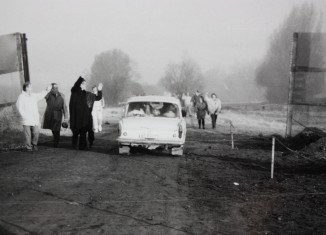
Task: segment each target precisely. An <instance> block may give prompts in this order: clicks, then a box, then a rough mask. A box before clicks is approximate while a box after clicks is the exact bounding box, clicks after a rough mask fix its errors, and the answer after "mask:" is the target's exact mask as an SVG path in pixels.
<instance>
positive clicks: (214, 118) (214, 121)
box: [211, 113, 217, 128]
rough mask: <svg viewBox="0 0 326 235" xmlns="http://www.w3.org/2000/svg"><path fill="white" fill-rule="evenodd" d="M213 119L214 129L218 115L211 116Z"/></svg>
mask: <svg viewBox="0 0 326 235" xmlns="http://www.w3.org/2000/svg"><path fill="white" fill-rule="evenodd" d="M211 118H212V128H215V127H216V121H217V114H216V113H214V114H211Z"/></svg>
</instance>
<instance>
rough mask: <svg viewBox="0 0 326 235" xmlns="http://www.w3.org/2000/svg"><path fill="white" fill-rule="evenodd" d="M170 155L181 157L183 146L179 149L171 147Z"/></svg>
mask: <svg viewBox="0 0 326 235" xmlns="http://www.w3.org/2000/svg"><path fill="white" fill-rule="evenodd" d="M171 154H172V155H173V156H182V155H183V145H181V146H180V147H173V148H172V149H171Z"/></svg>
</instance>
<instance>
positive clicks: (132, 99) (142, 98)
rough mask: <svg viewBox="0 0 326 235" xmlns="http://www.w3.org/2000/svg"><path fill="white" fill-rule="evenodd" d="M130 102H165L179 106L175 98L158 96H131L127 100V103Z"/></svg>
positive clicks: (178, 101)
mask: <svg viewBox="0 0 326 235" xmlns="http://www.w3.org/2000/svg"><path fill="white" fill-rule="evenodd" d="M130 102H167V103H174V104H180V100H179V99H177V98H175V97H172V96H159V95H146V96H133V97H130V98H129V99H128V100H127V103H130Z"/></svg>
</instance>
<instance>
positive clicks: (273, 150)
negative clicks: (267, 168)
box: [271, 137, 275, 179]
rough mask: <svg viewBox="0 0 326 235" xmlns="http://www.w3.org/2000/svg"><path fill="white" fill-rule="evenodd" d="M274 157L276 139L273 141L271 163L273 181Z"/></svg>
mask: <svg viewBox="0 0 326 235" xmlns="http://www.w3.org/2000/svg"><path fill="white" fill-rule="evenodd" d="M274 155H275V137H273V140H272V163H271V179H273V177H274Z"/></svg>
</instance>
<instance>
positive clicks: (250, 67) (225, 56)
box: [0, 0, 326, 105]
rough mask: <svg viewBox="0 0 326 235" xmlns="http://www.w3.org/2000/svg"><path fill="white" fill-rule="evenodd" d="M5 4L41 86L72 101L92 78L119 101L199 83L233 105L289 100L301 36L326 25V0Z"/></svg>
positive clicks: (7, 29) (7, 22) (7, 25)
mask: <svg viewBox="0 0 326 235" xmlns="http://www.w3.org/2000/svg"><path fill="white" fill-rule="evenodd" d="M2 6H3V7H2V9H1V10H2V14H0V20H1V22H3V24H2V27H1V29H0V35H7V34H10V33H15V32H21V33H26V36H27V38H28V41H27V47H28V57H29V67H30V78H31V82H32V84H33V88H34V91H40V90H41V89H44V88H45V87H46V86H47V84H49V83H52V82H57V83H58V84H59V87H60V90H61V91H62V92H63V93H64V94H65V95H66V97H68V98H69V97H70V89H71V87H72V86H73V84H74V82H75V81H76V80H77V78H78V77H79V76H83V77H85V78H86V79H87V81H88V89H91V87H92V86H93V85H95V84H97V83H99V82H103V83H104V85H105V88H104V92H106V94H105V97H106V99H107V100H108V101H109V102H108V104H110V105H116V104H117V103H119V102H120V101H122V100H124V99H126V98H127V97H128V96H131V95H139V94H163V93H164V92H165V91H168V92H171V93H181V92H187V93H190V94H191V93H193V92H194V91H195V90H197V89H198V90H201V92H203V93H205V92H215V93H217V95H218V96H219V97H220V98H221V99H222V101H223V102H233V103H239V102H265V101H267V102H271V103H285V102H286V99H287V91H288V87H287V85H288V77H289V71H290V68H289V67H290V59H289V58H290V54H291V43H292V34H293V32H295V31H309V32H325V31H326V30H325V28H326V25H325V24H323V22H325V20H326V14H323V13H324V12H325V10H326V2H325V1H323V0H314V1H309V0H307V1H305V0H288V1H281V0H277V1H275V0H273V1H272V0H265V1H257V0H246V1H236V0H231V1H224V0H219V1H213V0H212V1H205V2H199V1H186V0H182V1H178V2H175V1H160V2H155V3H154V2H153V1H149V0H141V1H131V0H124V1H119V2H118V1H101V0H96V1H90V0H83V1H68V2H67V1H63V0H59V1H47V2H46V3H45V2H44V1H41V0H32V1H29V2H28V4H27V3H26V2H25V1H21V0H13V1H11V0H10V1H9V0H5V1H4V2H3V4H2ZM40 21H41V22H42V24H41V25H40V24H39V22H40ZM297 22H300V23H299V24H296V23H297ZM0 48H1V47H0ZM171 74H174V77H173V76H172V77H171V76H170V75H171ZM3 76H4V75H0V78H1V77H3ZM14 79H15V78H14ZM166 81H169V82H170V84H169V82H166ZM15 84H16V82H15ZM176 87H178V88H176ZM2 89H4V86H2ZM5 90H6V92H8V89H7V88H5ZM14 90H17V87H16V88H14ZM2 93H4V92H2ZM9 93H11V92H9ZM11 94H16V92H14V93H11ZM3 99H6V98H3Z"/></svg>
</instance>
